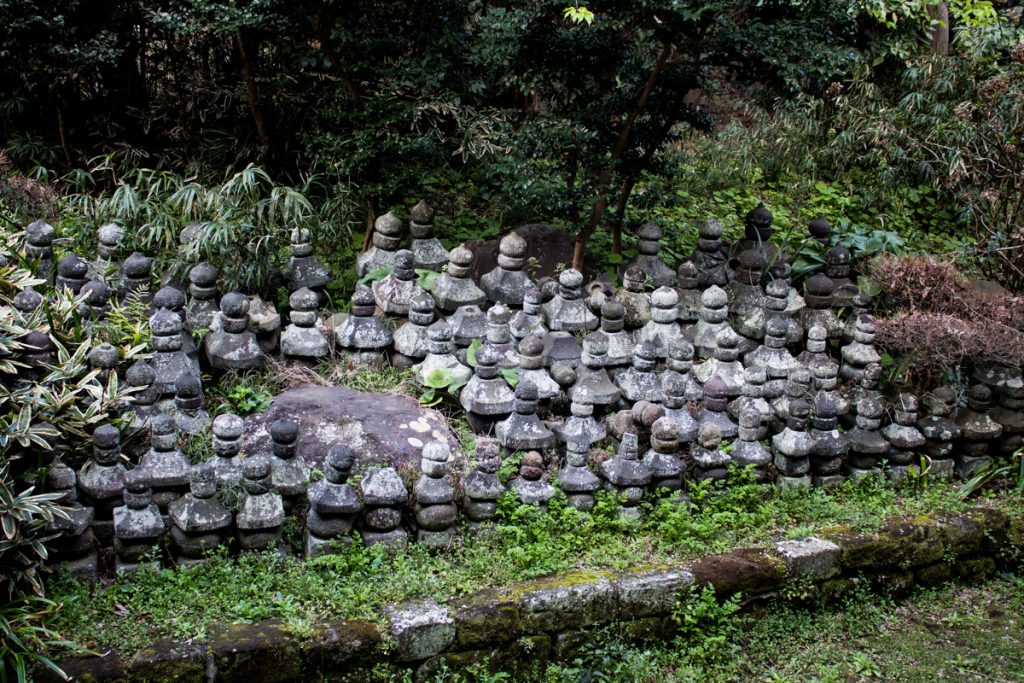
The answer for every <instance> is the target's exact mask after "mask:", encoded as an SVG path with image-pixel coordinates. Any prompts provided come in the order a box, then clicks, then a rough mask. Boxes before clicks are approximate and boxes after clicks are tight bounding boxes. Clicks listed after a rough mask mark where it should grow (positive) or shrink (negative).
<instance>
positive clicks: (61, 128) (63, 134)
mask: <svg viewBox="0 0 1024 683" xmlns="http://www.w3.org/2000/svg"><path fill="white" fill-rule="evenodd" d="M57 132H58V133H59V134H60V148H61V149H62V150H64V160H65V161H66V162H67V164H68V168H71V167H72V166H74V164H73V163H72V161H71V148H70V147H68V135H67V127H66V126H65V125H64V109H63V108H62V107H61V106H60V105H59V104H58V105H57Z"/></svg>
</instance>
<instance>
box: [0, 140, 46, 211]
mask: <svg viewBox="0 0 1024 683" xmlns="http://www.w3.org/2000/svg"><path fill="white" fill-rule="evenodd" d="M0 205H2V206H5V207H6V208H7V209H9V210H10V211H12V212H14V213H16V214H19V215H22V216H32V217H34V218H45V219H46V220H51V221H52V220H54V219H56V217H57V216H56V214H57V208H58V202H57V192H56V190H54V189H53V187H52V186H51V185H49V184H47V183H42V182H39V181H38V180H33V179H32V178H28V177H26V176H24V175H22V174H20V173H18V172H17V171H16V170H15V168H14V165H13V164H12V163H11V162H10V160H9V159H8V158H7V154H6V153H5V152H4V150H2V149H0Z"/></svg>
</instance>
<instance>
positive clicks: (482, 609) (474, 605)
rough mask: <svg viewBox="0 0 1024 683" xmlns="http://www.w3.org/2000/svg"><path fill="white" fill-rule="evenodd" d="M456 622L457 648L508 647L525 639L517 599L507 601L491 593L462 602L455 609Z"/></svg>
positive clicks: (453, 607)
mask: <svg viewBox="0 0 1024 683" xmlns="http://www.w3.org/2000/svg"><path fill="white" fill-rule="evenodd" d="M452 618H453V619H454V621H455V645H454V647H455V648H457V649H459V650H473V649H477V648H481V647H483V646H486V645H493V644H495V643H506V642H509V641H511V640H515V639H516V638H518V637H519V636H520V635H522V624H521V620H520V618H519V600H518V598H517V597H503V596H502V595H500V594H499V593H498V591H496V590H493V589H488V590H485V591H480V592H478V593H474V594H473V595H470V596H468V597H466V598H462V599H459V600H458V601H456V602H455V603H454V604H453V605H452Z"/></svg>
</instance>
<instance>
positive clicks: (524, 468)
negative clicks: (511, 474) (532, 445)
mask: <svg viewBox="0 0 1024 683" xmlns="http://www.w3.org/2000/svg"><path fill="white" fill-rule="evenodd" d="M543 477H544V459H543V458H542V457H541V455H540V453H538V452H536V451H530V452H529V453H527V454H526V455H524V456H523V459H522V461H521V462H520V464H519V476H518V477H516V478H514V479H513V480H512V481H510V482H509V484H508V487H509V490H510V491H512V492H514V493H515V494H516V496H517V497H518V498H519V501H520V502H521V503H523V504H525V505H539V506H541V507H544V506H546V505H547V503H548V501H549V500H551V499H552V498H553V497H554V495H555V487H554V486H552V485H551V484H549V483H548V482H546V481H544V479H543Z"/></svg>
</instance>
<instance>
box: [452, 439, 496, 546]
mask: <svg viewBox="0 0 1024 683" xmlns="http://www.w3.org/2000/svg"><path fill="white" fill-rule="evenodd" d="M473 459H474V460H475V461H476V470H475V471H474V472H470V473H469V474H467V475H466V476H465V477H463V480H462V490H463V493H464V496H465V497H464V499H463V508H464V510H465V513H466V517H467V518H468V521H469V524H470V527H471V528H476V527H478V526H479V525H480V524H481V523H483V522H486V521H488V520H490V519H492V518H493V517H494V515H495V514H496V513H497V511H498V499H499V498H500V497H501V494H502V493H504V492H505V486H504V485H503V484H502V483H501V480H500V479H498V475H497V474H496V473H497V471H498V468H499V467H501V455H500V451H499V445H498V442H497V441H496V440H495V439H492V438H489V437H480V438H478V439H477V442H476V452H475V453H474V456H473Z"/></svg>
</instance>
